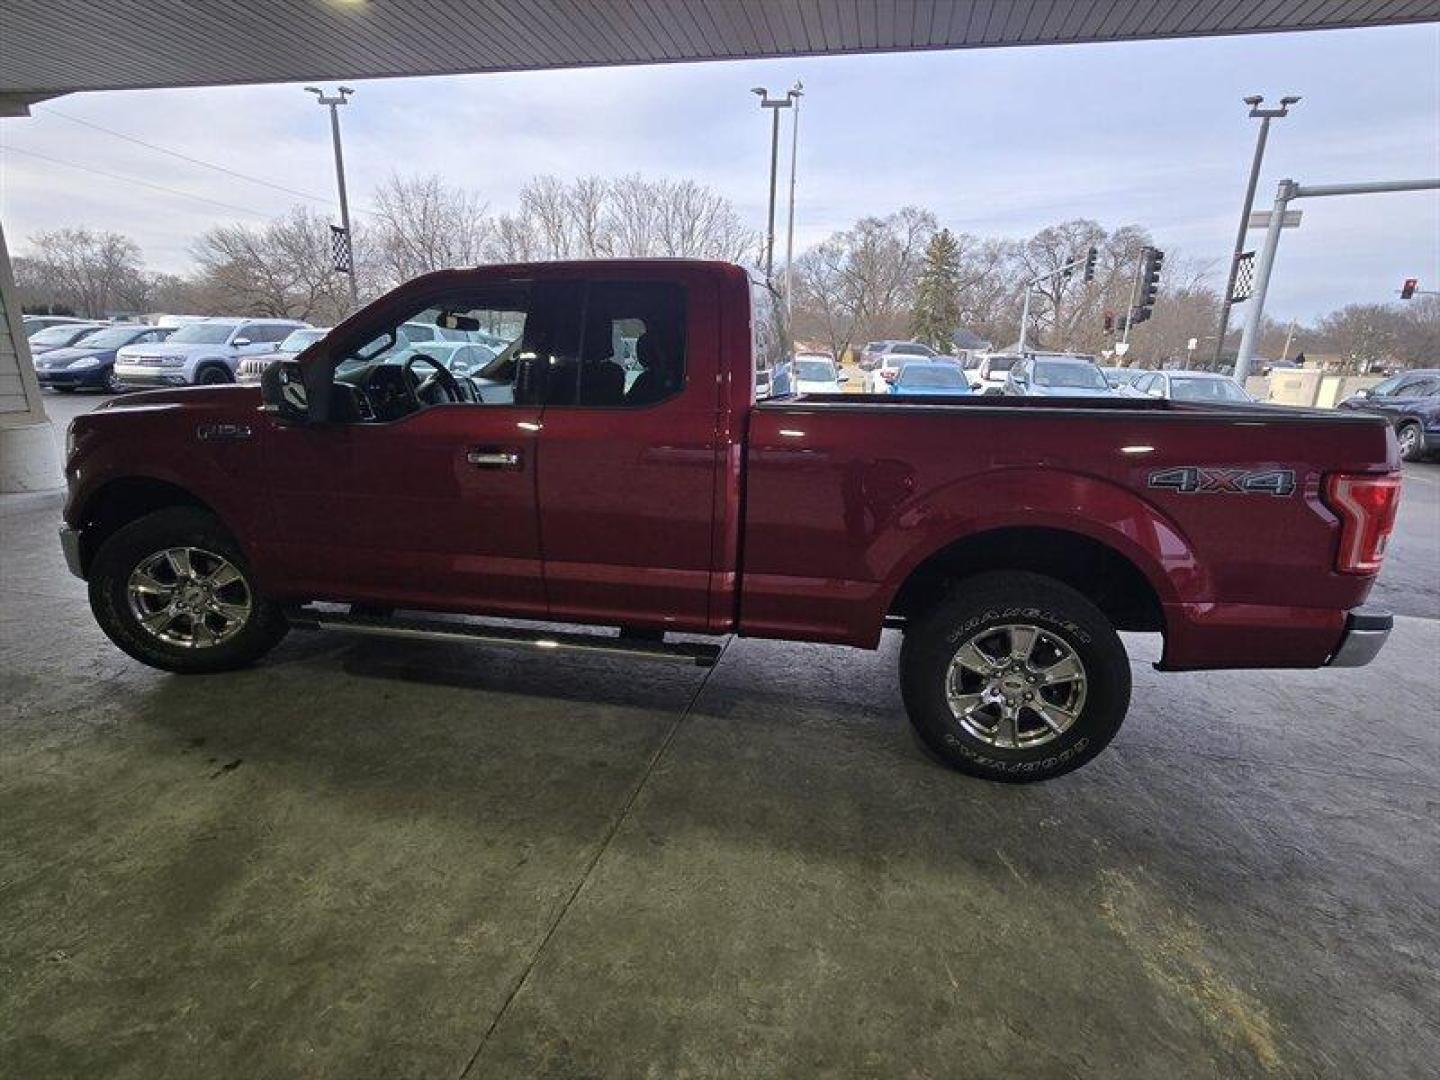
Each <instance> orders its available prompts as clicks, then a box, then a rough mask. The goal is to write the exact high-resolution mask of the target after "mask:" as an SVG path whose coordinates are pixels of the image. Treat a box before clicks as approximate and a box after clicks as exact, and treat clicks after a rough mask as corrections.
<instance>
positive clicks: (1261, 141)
mask: <svg viewBox="0 0 1440 1080" xmlns="http://www.w3.org/2000/svg"><path fill="white" fill-rule="evenodd" d="M1244 100H1245V104H1246V105H1249V106H1250V115H1251V117H1252V118H1257V119H1259V121H1260V134H1259V135H1257V136H1256V137H1255V156H1254V158H1252V159H1251V161H1250V182H1249V183H1248V184H1246V185H1245V206H1244V208H1243V209H1242V210H1241V211H1240V228H1239V230H1238V231H1237V232H1236V234H1235V250H1234V251H1233V252H1232V253H1231V255H1230V274H1229V276H1228V277H1227V278H1226V281H1225V295H1224V296H1223V297H1221V301H1220V330H1219V332H1218V333H1217V334H1216V335H1215V365H1216V367H1219V365H1220V354H1221V353H1222V352H1223V351H1224V350H1225V332H1226V331H1227V330H1228V329H1229V327H1230V308H1231V306H1232V305H1231V301H1230V298H1231V297H1232V296H1234V295H1235V276H1236V275H1237V274H1238V273H1239V272H1240V256H1241V255H1243V254H1244V253H1245V233H1246V231H1247V230H1248V229H1249V228H1250V211H1251V210H1252V209H1253V208H1254V206H1255V187H1256V185H1257V184H1258V183H1259V181H1260V164H1261V162H1263V161H1264V160H1265V143H1266V142H1267V141H1268V140H1269V138H1270V121H1271V120H1277V119H1279V118H1280V117H1282V116H1286V115H1288V114H1289V112H1290V106H1291V105H1294V104H1296V103H1297V102H1299V100H1300V99H1299V98H1298V97H1295V96H1294V95H1293V94H1291V95H1286V96H1285V97H1282V98H1281V99H1280V107H1279V108H1276V109H1262V108H1261V107H1260V106H1261V105H1262V104H1263V103H1264V101H1265V99H1264V98H1263V97H1261V96H1260V95H1259V94H1252V95H1251V96H1250V97H1247V98H1245V99H1244Z"/></svg>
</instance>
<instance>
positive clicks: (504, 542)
mask: <svg viewBox="0 0 1440 1080" xmlns="http://www.w3.org/2000/svg"><path fill="white" fill-rule="evenodd" d="M538 430H539V410H538V409H536V408H534V407H529V406H504V405H484V406H477V405H445V406H438V407H434V408H429V409H425V410H423V411H421V412H418V413H415V414H413V415H411V416H409V417H406V418H405V419H403V420H398V421H396V422H394V423H389V424H351V425H327V426H323V427H302V428H284V427H277V428H276V429H275V430H274V431H273V432H272V433H271V436H270V438H269V439H268V440H267V441H268V443H269V446H270V454H271V466H270V475H271V476H272V477H273V478H274V483H273V484H272V487H271V495H272V505H273V506H274V508H275V516H276V533H277V538H276V543H275V550H274V556H275V558H276V559H277V560H278V564H279V565H280V566H281V567H282V568H283V573H282V575H281V577H282V579H284V580H285V581H286V585H287V587H289V586H290V585H292V584H293V586H294V591H295V592H297V593H299V594H301V595H303V596H304V597H306V598H316V599H319V598H328V599H336V600H346V599H369V600H385V601H388V602H390V603H393V604H396V605H401V606H405V605H409V606H414V607H417V608H430V609H436V610H452V611H474V612H494V613H497V614H514V615H525V616H530V617H535V618H538V617H543V615H544V614H545V593H544V587H543V584H542V579H541V564H540V546H539V537H538V533H537V529H536V512H535V464H536V456H535V455H536V451H537V449H538V447H537V444H536V438H535V433H536V432H537V431H538ZM501 453H503V454H505V455H507V458H506V462H507V463H505V464H501V463H500V462H499V459H498V458H497V457H494V456H493V455H498V454H501ZM472 455H473V456H474V457H475V458H476V459H477V460H476V461H475V462H472V461H471V460H470V458H471V457H472ZM482 455H492V456H482ZM512 456H513V463H509V461H510V457H512Z"/></svg>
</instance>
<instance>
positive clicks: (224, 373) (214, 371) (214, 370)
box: [195, 364, 235, 386]
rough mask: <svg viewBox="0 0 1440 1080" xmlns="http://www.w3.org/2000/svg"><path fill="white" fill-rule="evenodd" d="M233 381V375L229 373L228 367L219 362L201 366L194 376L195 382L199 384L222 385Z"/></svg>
mask: <svg viewBox="0 0 1440 1080" xmlns="http://www.w3.org/2000/svg"><path fill="white" fill-rule="evenodd" d="M234 381H235V377H234V376H233V375H231V374H230V369H229V368H226V367H224V366H222V365H220V364H210V365H209V366H207V367H203V368H201V369H200V371H199V372H198V373H197V374H196V376H195V382H196V383H197V384H198V385H200V386H222V385H224V384H225V383H232V382H234Z"/></svg>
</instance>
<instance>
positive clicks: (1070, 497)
mask: <svg viewBox="0 0 1440 1080" xmlns="http://www.w3.org/2000/svg"><path fill="white" fill-rule="evenodd" d="M1008 528H1043V529H1053V530H1056V531H1060V532H1069V533H1075V534H1077V535H1080V536H1084V537H1086V538H1087V539H1090V540H1093V541H1095V542H1097V543H1100V544H1103V545H1104V546H1106V547H1108V548H1110V549H1111V550H1113V551H1114V552H1115V553H1116V554H1117V555H1119V556H1121V557H1122V558H1124V559H1126V560H1127V561H1128V562H1130V563H1131V564H1132V565H1133V566H1134V567H1135V568H1136V569H1137V570H1138V571H1139V572H1140V574H1141V575H1142V576H1143V577H1144V578H1145V580H1146V581H1147V582H1149V584H1150V587H1151V588H1152V589H1153V590H1154V592H1155V595H1156V597H1157V598H1158V599H1159V601H1160V603H1161V604H1162V605H1165V604H1174V603H1179V602H1182V601H1183V600H1185V599H1190V598H1194V597H1195V596H1205V595H1209V593H1210V579H1209V573H1208V571H1207V570H1206V569H1205V567H1204V566H1203V565H1202V564H1201V562H1200V560H1199V559H1198V558H1197V557H1196V556H1195V553H1194V550H1193V547H1192V545H1191V543H1190V541H1189V539H1188V537H1186V535H1185V533H1184V531H1183V530H1182V529H1181V528H1180V526H1179V525H1178V524H1177V523H1176V522H1175V521H1174V520H1173V519H1171V518H1170V517H1169V516H1168V515H1166V514H1164V513H1163V512H1161V511H1160V509H1159V508H1158V507H1156V506H1154V505H1153V504H1152V503H1150V502H1148V501H1146V500H1145V499H1144V498H1142V497H1140V496H1139V495H1137V494H1136V493H1135V492H1134V491H1132V490H1131V489H1129V488H1127V487H1125V486H1123V485H1121V484H1118V483H1116V482H1115V481H1113V480H1109V479H1105V478H1103V477H1097V476H1093V475H1089V474H1084V473H1076V472H1069V471H1062V470H1055V469H1042V468H1038V467H1034V466H1020V467H1015V468H1008V469H1002V470H996V471H993V472H987V473H984V474H983V475H978V474H977V475H974V476H970V477H966V478H963V479H961V480H957V481H955V482H954V483H952V484H949V485H947V486H945V487H943V488H940V489H937V490H932V491H930V492H927V493H926V495H925V497H924V499H923V501H920V500H917V502H916V503H914V504H910V505H907V506H904V507H901V508H900V509H899V510H898V511H897V512H896V513H895V515H894V516H893V518H892V519H891V524H890V527H889V528H887V529H886V530H884V531H883V532H882V533H880V534H879V535H878V536H877V537H876V539H875V544H874V545H873V546H872V553H873V554H874V556H875V557H876V559H877V562H878V563H879V564H880V565H884V564H886V563H887V562H888V564H889V566H890V569H889V571H888V572H887V573H886V574H885V577H884V586H883V588H882V589H881V590H880V595H881V601H882V607H881V610H880V612H879V616H880V617H883V615H884V613H885V612H886V611H888V610H889V609H890V605H891V604H892V603H893V602H894V600H895V596H896V594H897V593H899V591H900V589H901V587H902V586H903V585H904V584H905V582H906V581H907V580H908V579H909V578H910V576H911V574H913V573H914V572H915V571H916V570H917V569H918V568H919V567H920V566H922V565H923V564H924V563H925V562H926V561H928V560H929V559H931V558H933V557H934V556H935V555H937V554H938V553H939V552H941V551H943V550H944V549H945V548H947V547H949V546H950V545H951V544H954V543H956V542H957V541H961V540H965V539H968V538H971V537H975V536H979V535H981V534H982V533H987V532H993V531H996V530H999V529H1008ZM915 529H920V530H922V536H920V537H916V536H915V535H913V530H915ZM886 548H893V549H894V551H895V557H893V558H889V559H887V554H888V553H887V552H886V551H885V549H886Z"/></svg>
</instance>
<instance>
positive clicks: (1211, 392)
mask: <svg viewBox="0 0 1440 1080" xmlns="http://www.w3.org/2000/svg"><path fill="white" fill-rule="evenodd" d="M1131 386H1132V387H1133V389H1134V392H1135V393H1137V394H1143V395H1144V396H1145V397H1153V398H1163V399H1164V400H1166V401H1203V402H1205V403H1206V404H1208V405H1227V404H1228V405H1247V404H1249V403H1250V402H1253V401H1254V400H1255V399H1254V398H1253V397H1251V396H1250V395H1249V394H1248V393H1247V392H1246V391H1245V388H1244V387H1243V386H1241V385H1240V384H1239V383H1238V382H1236V381H1235V380H1234V379H1232V378H1231V377H1230V376H1229V375H1217V374H1215V373H1214V372H1212V371H1147V372H1145V373H1143V374H1142V375H1141V376H1140V377H1139V378H1137V379H1136V380H1135V381H1134V382H1133V383H1132V384H1131Z"/></svg>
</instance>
